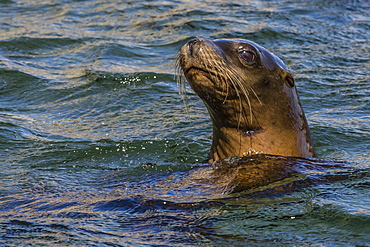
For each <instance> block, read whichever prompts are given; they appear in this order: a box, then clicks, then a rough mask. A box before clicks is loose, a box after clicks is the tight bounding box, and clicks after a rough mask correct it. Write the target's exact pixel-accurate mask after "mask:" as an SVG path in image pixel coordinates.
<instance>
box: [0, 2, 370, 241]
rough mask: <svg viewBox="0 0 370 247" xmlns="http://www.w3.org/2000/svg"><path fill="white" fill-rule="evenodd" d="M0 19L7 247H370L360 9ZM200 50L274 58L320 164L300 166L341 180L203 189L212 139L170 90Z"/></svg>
mask: <svg viewBox="0 0 370 247" xmlns="http://www.w3.org/2000/svg"><path fill="white" fill-rule="evenodd" d="M0 9H1V13H0V16H1V23H0V29H1V32H0V93H1V96H0V150H1V151H0V169H1V170H0V215H1V220H0V233H1V234H0V243H1V244H2V245H3V246H33V245H39V246H43V245H46V246H51V245H53V246H54V245H60V246H176V245H181V246H186V245H187V246H198V245H200V246H225V245H235V246H367V245H368V244H369V242H370V237H369V236H370V207H369V205H370V199H369V198H370V197H369V196H370V193H369V188H370V186H369V184H370V179H369V164H370V152H369V150H370V118H369V116H370V107H369V102H370V84H369V83H370V77H369V68H370V45H369V43H370V42H369V40H370V31H369V30H370V5H369V3H368V1H355V0H353V1H315V0H314V1H233V2H228V1H221V0H220V1H213V2H209V1H208V2H206V1H144V2H138V1H117V2H114V1H100V0H99V1H41V0H40V1H17V0H15V1H11V0H2V1H0ZM194 37H205V38H211V39H212V38H244V39H251V40H253V41H255V42H257V43H259V44H261V45H263V46H265V47H267V48H268V49H269V50H271V51H273V52H275V53H276V54H277V55H278V56H279V57H281V58H282V59H283V60H284V61H285V63H286V64H287V65H288V66H289V67H290V69H291V71H292V73H293V74H294V76H295V78H296V82H297V85H298V90H299V92H300V98H301V102H302V105H303V108H304V110H305V112H306V115H307V118H308V121H309V124H310V127H311V132H312V135H313V139H314V144H315V147H316V151H317V153H318V156H319V158H320V160H317V161H301V162H302V163H305V162H308V163H309V162H313V163H314V164H316V165H317V166H320V165H324V164H325V165H329V166H330V165H333V166H335V165H338V164H345V165H344V166H345V167H348V168H340V169H338V170H337V171H336V170H334V171H333V170H330V172H329V171H325V170H324V171H321V174H322V175H323V176H324V175H325V176H328V177H329V179H328V180H325V181H324V180H321V181H320V179H318V178H319V177H320V173H316V174H311V175H310V174H308V175H307V176H308V177H307V178H306V179H305V178H300V179H298V180H297V181H302V182H301V184H299V183H298V184H297V183H295V182H294V181H293V182H292V181H287V182H285V184H284V183H283V185H281V184H280V185H276V186H275V187H274V186H272V185H271V186H267V187H264V188H260V189H256V190H254V191H249V192H248V191H247V192H244V193H242V194H239V195H238V196H234V197H232V198H225V195H224V194H222V193H220V191H218V190H217V189H218V188H214V187H212V186H208V185H207V184H205V183H203V184H202V183H198V182H197V181H199V177H200V175H199V171H207V169H208V167H207V165H206V164H202V163H201V162H202V161H203V160H204V158H206V156H207V153H208V150H209V148H210V143H211V123H210V120H209V116H208V113H207V112H206V109H205V107H204V106H203V104H202V102H201V101H200V100H199V99H198V98H197V97H196V96H195V94H194V93H193V92H192V91H191V90H190V89H188V90H187V95H188V106H187V107H188V113H187V111H186V109H185V106H184V103H183V101H182V98H181V95H179V93H178V91H179V90H178V87H177V85H176V81H175V79H174V61H175V59H176V54H177V52H178V50H179V49H180V47H181V46H182V45H183V44H185V43H186V42H187V41H188V40H190V39H191V38H194ZM321 159H322V160H321ZM153 164H157V166H155V165H153ZM335 174H337V175H335ZM305 181H306V182H305ZM289 184H292V185H293V187H292V188H294V189H289V186H288V185H289ZM207 186H208V187H207ZM279 188H280V189H279Z"/></svg>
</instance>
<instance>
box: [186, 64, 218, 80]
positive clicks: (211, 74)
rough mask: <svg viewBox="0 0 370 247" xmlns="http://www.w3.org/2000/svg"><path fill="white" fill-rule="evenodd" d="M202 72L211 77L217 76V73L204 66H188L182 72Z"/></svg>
mask: <svg viewBox="0 0 370 247" xmlns="http://www.w3.org/2000/svg"><path fill="white" fill-rule="evenodd" d="M199 72H200V73H203V74H206V75H210V76H212V77H218V75H217V74H216V73H215V72H213V71H211V70H207V69H205V68H201V67H195V66H192V67H190V68H187V69H186V70H185V71H184V73H186V74H190V73H199Z"/></svg>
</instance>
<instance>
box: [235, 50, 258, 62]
mask: <svg viewBox="0 0 370 247" xmlns="http://www.w3.org/2000/svg"><path fill="white" fill-rule="evenodd" d="M239 57H240V58H241V59H242V60H243V61H244V62H246V63H253V62H254V61H255V60H256V55H255V54H254V53H253V52H252V51H250V50H246V49H241V50H239Z"/></svg>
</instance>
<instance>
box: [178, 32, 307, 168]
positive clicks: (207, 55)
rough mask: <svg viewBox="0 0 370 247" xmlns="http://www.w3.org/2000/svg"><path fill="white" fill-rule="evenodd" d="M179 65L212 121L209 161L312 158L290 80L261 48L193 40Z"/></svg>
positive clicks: (243, 42)
mask: <svg viewBox="0 0 370 247" xmlns="http://www.w3.org/2000/svg"><path fill="white" fill-rule="evenodd" d="M178 64H179V66H180V67H181V69H182V71H183V72H184V75H185V78H186V79H187V80H188V82H189V84H190V86H191V87H192V88H193V90H194V91H195V93H196V94H197V95H198V96H199V97H200V98H201V99H202V100H203V102H204V104H205V105H206V107H207V109H208V112H209V114H210V117H211V119H212V123H213V141H212V147H211V152H210V158H209V161H210V162H212V161H215V160H218V159H222V158H225V157H229V156H243V155H248V154H250V153H266V154H274V155H285V156H303V157H313V156H314V151H313V146H312V144H311V139H310V135H309V128H308V125H307V121H306V118H305V116H304V113H303V109H302V107H301V105H300V102H299V98H298V94H297V91H296V88H295V83H294V79H293V77H292V76H291V74H290V73H289V71H288V70H287V68H286V66H285V65H284V63H283V62H282V61H281V60H280V59H279V58H278V57H277V56H275V55H274V54H272V53H271V52H269V51H268V50H267V49H265V48H263V47H262V46H260V45H258V44H256V43H254V42H252V41H249V40H240V39H218V40H213V41H211V40H206V39H193V40H191V41H189V42H188V43H187V44H185V45H184V46H183V47H182V48H181V50H180V54H179V58H178Z"/></svg>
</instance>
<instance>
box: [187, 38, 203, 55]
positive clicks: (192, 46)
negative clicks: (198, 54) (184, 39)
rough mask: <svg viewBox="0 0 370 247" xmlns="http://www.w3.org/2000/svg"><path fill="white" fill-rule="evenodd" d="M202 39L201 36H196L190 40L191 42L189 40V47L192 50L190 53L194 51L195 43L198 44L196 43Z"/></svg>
mask: <svg viewBox="0 0 370 247" xmlns="http://www.w3.org/2000/svg"><path fill="white" fill-rule="evenodd" d="M200 41H201V39H199V38H195V39H192V40H190V41H189V42H188V47H189V52H190V54H193V52H194V45H195V44H196V43H199V42H200Z"/></svg>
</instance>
